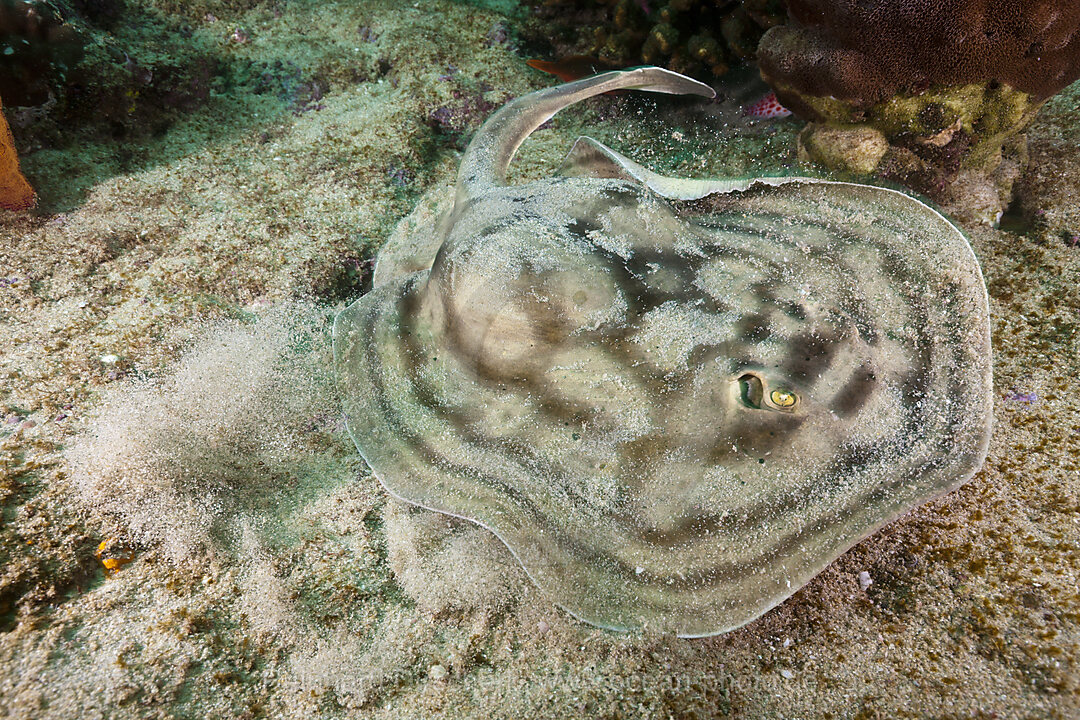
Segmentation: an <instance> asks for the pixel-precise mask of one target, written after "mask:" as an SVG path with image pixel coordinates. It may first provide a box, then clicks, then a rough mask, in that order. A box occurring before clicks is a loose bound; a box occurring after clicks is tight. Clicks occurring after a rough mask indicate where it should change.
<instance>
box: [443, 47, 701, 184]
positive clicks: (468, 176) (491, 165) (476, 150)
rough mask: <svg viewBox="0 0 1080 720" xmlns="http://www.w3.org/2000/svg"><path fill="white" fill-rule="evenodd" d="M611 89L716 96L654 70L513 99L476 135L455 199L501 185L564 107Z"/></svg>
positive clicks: (610, 75) (589, 79) (609, 74)
mask: <svg viewBox="0 0 1080 720" xmlns="http://www.w3.org/2000/svg"><path fill="white" fill-rule="evenodd" d="M611 90H643V91H645V92H656V93H666V94H669V95H700V96H702V97H708V98H711V97H715V95H716V92H715V91H714V90H713V89H712V88H711V87H709V86H708V85H706V84H704V83H700V82H698V81H697V80H694V79H693V78H689V77H686V76H685V75H680V74H679V73H675V72H671V71H670V70H664V69H663V68H657V67H639V68H634V69H632V70H616V71H613V72H606V73H601V74H600V75H593V76H592V77H587V78H582V79H581V80H576V81H574V82H571V83H566V84H564V85H557V86H555V87H552V88H548V89H546V90H539V91H537V92H534V93H529V94H528V95H523V96H522V97H519V98H517V99H516V100H512V101H510V102H509V103H507V104H506V105H504V106H503V107H502V108H501V109H500V110H499V111H498V112H496V113H495V114H494V115H492V116H491V117H490V118H489V119H488V121H487V122H486V123H484V125H483V127H481V128H480V130H479V131H477V133H476V136H475V137H474V138H473V140H472V142H471V143H469V147H468V149H466V150H465V155H464V156H463V157H462V159H461V168H460V170H459V171H458V186H457V197H458V199H459V200H464V199H467V198H469V197H473V196H475V195H476V194H478V193H480V192H483V191H484V190H486V189H487V188H490V187H492V186H496V185H503V184H505V182H506V168H507V167H508V166H509V165H510V161H511V160H512V159H513V157H514V153H516V152H517V149H518V147H520V146H521V143H522V142H524V140H525V138H527V137H528V136H529V134H530V133H532V131H533V130H535V129H536V128H538V127H540V125H542V124H543V123H545V122H546V121H547V120H549V119H550V118H551V117H552V116H553V115H555V113H557V112H559V111H560V110H562V109H563V108H564V107H567V106H568V105H573V104H574V103H577V102H581V101H582V100H584V99H586V98H589V97H592V96H593V95H601V94H603V93H606V92H609V91H611Z"/></svg>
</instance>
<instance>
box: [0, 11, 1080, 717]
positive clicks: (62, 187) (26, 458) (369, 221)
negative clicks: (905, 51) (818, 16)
mask: <svg viewBox="0 0 1080 720" xmlns="http://www.w3.org/2000/svg"><path fill="white" fill-rule="evenodd" d="M143 4H146V5H154V3H151V2H147V3H143ZM504 5H505V7H504V8H500V7H499V5H498V4H496V3H488V4H487V6H481V4H479V3H477V4H469V3H464V2H450V1H449V0H444V1H443V2H435V1H431V2H390V1H388V0H387V1H381V2H380V1H370V2H353V3H325V2H296V3H288V4H285V3H278V4H273V5H271V4H252V3H248V4H244V5H243V6H242V7H241V8H240V9H236V8H233V9H230V7H229V5H228V4H226V3H223V2H216V3H199V2H196V3H185V4H182V5H181V4H176V3H168V2H159V3H157V4H156V5H155V7H156V8H158V9H159V10H161V11H162V12H165V13H172V14H174V15H179V16H182V17H183V18H184V19H185V20H186V21H188V22H190V23H191V24H192V25H193V26H195V27H196V28H197V31H198V32H199V33H201V34H202V35H201V37H204V38H210V39H211V40H212V41H216V42H219V45H220V48H221V52H222V53H223V54H228V55H229V56H231V57H237V58H248V59H253V58H258V59H262V60H266V59H274V58H279V59H281V58H284V59H287V60H288V61H289V62H290V63H293V64H294V65H295V66H296V67H297V68H299V69H300V70H301V71H302V73H304V74H306V75H307V76H315V75H317V76H319V77H321V78H324V79H325V81H326V83H327V85H328V90H327V92H325V93H324V95H323V97H322V98H321V99H319V100H318V102H316V103H313V102H304V103H302V104H297V103H296V102H295V101H293V100H290V98H288V97H286V96H283V95H282V94H273V93H271V94H265V93H264V94H255V93H249V94H244V93H242V92H236V93H232V94H230V95H221V96H218V95H215V96H212V97H211V98H210V100H209V102H207V103H206V104H205V105H204V106H202V107H201V108H198V109H196V110H194V111H192V112H191V113H190V114H189V115H187V116H186V117H185V118H184V119H182V120H181V121H180V122H177V123H175V124H174V125H172V126H171V127H170V128H169V129H168V131H167V132H166V133H165V134H164V135H163V136H161V137H159V138H156V139H152V140H146V141H144V142H142V143H141V144H140V145H139V146H138V147H136V148H127V149H126V152H128V153H131V154H133V156H134V157H135V158H136V160H135V161H131V158H130V156H129V157H128V162H127V164H126V165H121V164H118V163H116V162H114V158H115V154H116V153H117V148H118V147H119V145H118V143H116V142H110V141H104V140H103V141H101V142H99V143H97V144H95V143H93V142H86V143H79V144H77V145H76V146H71V147H60V148H51V149H39V150H37V151H36V152H32V153H29V154H28V155H27V156H26V157H24V162H23V165H24V170H25V171H26V173H27V175H28V176H29V178H30V180H31V182H32V183H34V184H35V185H36V186H37V188H38V190H39V193H40V196H41V202H40V204H39V207H38V209H37V210H36V211H34V212H31V213H25V214H12V213H5V214H4V215H2V216H0V278H2V280H3V282H2V283H0V419H2V420H3V424H2V425H0V428H2V429H0V501H2V503H3V515H2V526H0V717H11V718H40V719H44V718H72V717H79V718H97V717H107V718H129V717H130V718H135V717H138V718H143V717H162V718H166V717H168V718H172V717H192V718H195V717H198V718H204V717H205V718H255V717H375V718H413V717H415V718H421V717H422V718H435V717H453V718H466V717H484V718H521V717H537V718H545V717H550V718H556V717H597V718H608V717H610V718H615V717H626V718H637V717H642V718H668V717H673V718H682V717H687V718H707V717H735V718H900V717H933V718H1076V717H1080V696H1078V692H1080V672H1078V668H1077V662H1078V659H1080V594H1078V587H1077V583H1078V575H1077V574H1078V571H1080V338H1078V335H1077V328H1078V323H1080V318H1078V317H1077V313H1078V308H1080V289H1078V285H1080V247H1078V245H1077V237H1078V236H1080V110H1078V105H1080V88H1078V87H1077V86H1074V87H1073V88H1071V89H1070V90H1068V91H1066V92H1065V93H1063V94H1061V95H1059V96H1058V97H1056V98H1054V99H1053V100H1051V101H1050V102H1049V103H1048V104H1047V105H1046V106H1045V107H1044V108H1043V110H1042V112H1041V114H1040V115H1039V117H1038V118H1037V119H1036V121H1035V123H1034V124H1033V125H1032V127H1031V128H1030V131H1029V140H1030V153H1031V161H1030V167H1029V169H1028V171H1027V174H1026V175H1025V176H1024V178H1023V180H1022V183H1021V185H1022V187H1021V189H1020V192H1021V199H1020V201H1019V203H1018V207H1021V208H1022V210H1023V214H1024V215H1025V216H1026V218H1027V221H1026V222H1013V223H1011V224H1008V225H1007V227H1011V228H1014V230H1012V231H1008V230H1003V229H994V228H991V227H989V226H982V225H968V226H965V227H964V229H965V231H966V232H967V233H968V234H969V237H970V239H971V241H972V244H973V246H974V248H975V250H976V253H977V255H978V257H979V259H980V261H981V262H982V266H983V271H984V273H985V276H986V279H987V283H988V287H989V292H990V303H991V312H992V325H993V342H994V350H995V358H994V372H995V387H994V393H995V406H994V411H995V432H994V437H993V441H992V443H991V448H990V453H989V457H988V460H987V462H986V466H985V467H984V468H983V470H982V471H980V472H979V473H978V474H977V475H976V476H975V478H974V479H973V480H972V481H971V482H969V483H968V484H967V485H965V486H964V487H962V488H961V489H960V490H958V491H956V492H953V493H951V494H949V495H948V496H946V497H943V498H941V499H939V500H937V501H934V502H932V503H930V504H928V505H926V506H924V507H921V508H918V509H916V510H914V511H913V512H911V513H909V514H908V515H906V516H905V517H903V518H902V519H901V520H900V521H898V522H896V523H894V524H893V525H891V526H889V527H887V528H886V529H884V530H883V531H881V532H879V533H877V534H876V535H874V536H872V537H871V538H869V539H867V540H865V541H864V542H862V543H860V544H859V545H857V546H856V547H854V548H853V549H852V550H850V551H849V552H847V553H846V554H844V555H843V556H842V557H841V558H839V559H838V560H837V561H836V562H835V563H833V565H832V566H830V567H829V568H828V569H827V570H826V571H824V572H823V573H821V574H820V575H819V576H818V577H816V578H815V579H814V580H813V581H812V582H810V583H809V584H808V585H807V586H805V587H804V588H802V589H801V590H800V591H799V592H798V593H796V594H795V595H794V596H793V597H792V598H790V599H789V600H788V601H787V602H785V603H783V604H782V605H781V606H779V607H778V608H776V609H774V610H772V611H771V612H769V613H767V614H766V615H764V616H763V617H761V618H760V619H758V620H756V621H754V622H752V623H750V624H749V625H747V626H746V627H743V628H742V629H739V630H737V631H734V632H731V633H729V634H726V635H722V636H719V637H714V638H710V639H702V640H681V639H676V638H673V637H669V636H664V635H659V634H654V633H649V632H643V633H633V634H618V633H611V632H606V631H602V630H598V629H595V628H592V627H589V626H586V625H583V624H581V623H579V622H577V621H575V620H573V619H572V618H570V617H569V616H568V615H567V614H566V613H564V612H562V611H560V610H558V609H556V608H555V607H553V606H552V605H551V604H550V603H548V602H547V601H546V600H545V599H544V597H543V596H542V594H541V593H539V592H537V591H536V590H535V589H534V588H533V587H532V586H531V585H530V584H529V583H528V581H527V579H526V578H525V576H524V574H523V573H522V571H521V570H519V569H518V568H517V566H516V565H515V563H514V561H513V559H512V558H511V557H510V555H509V553H508V552H507V551H506V550H505V549H504V548H503V547H502V545H501V544H500V543H499V542H498V541H497V540H495V539H494V538H493V536H490V535H489V534H488V533H486V532H485V531H483V530H480V529H477V528H475V527H473V526H471V525H469V524H467V523H463V522H459V521H450V520H448V519H446V518H443V517H441V516H437V515H434V514H431V513H426V512H422V511H415V510H409V509H406V508H403V507H402V506H400V505H398V504H397V503H396V502H392V501H390V500H388V497H387V494H386V493H385V492H384V491H383V489H382V488H381V486H380V485H379V484H378V482H377V481H376V480H375V479H374V478H373V477H372V476H371V474H370V472H368V471H367V469H366V468H365V467H364V465H363V462H362V461H361V460H360V459H359V457H358V456H357V454H356V453H355V451H354V450H353V449H352V447H351V444H350V442H349V439H348V437H347V436H346V434H345V432H344V430H343V429H342V427H341V424H340V420H339V419H338V418H339V417H340V410H339V408H340V405H339V402H340V399H339V398H338V397H337V396H336V394H335V390H334V385H333V380H332V377H331V372H330V371H331V368H330V361H329V355H328V348H327V342H328V326H327V324H326V322H327V318H328V317H331V316H332V312H333V311H334V310H335V309H339V308H340V307H342V303H344V302H345V301H347V300H349V299H351V298H354V297H356V296H357V295H359V293H360V292H361V291H362V288H363V286H364V278H365V276H366V273H367V270H368V267H369V266H368V265H367V264H366V261H367V259H369V258H370V257H371V256H372V255H373V253H374V251H375V250H376V249H377V248H378V247H379V245H380V244H381V243H382V242H384V240H385V239H386V237H387V236H388V235H389V233H390V232H391V230H392V228H393V227H394V225H395V223H396V222H397V221H398V220H399V219H400V218H402V217H403V216H405V215H406V214H407V213H408V212H409V211H410V209H411V208H412V207H413V206H414V205H415V204H416V202H417V201H418V200H419V199H420V197H421V196H422V195H423V193H424V192H425V191H427V190H429V189H432V188H437V187H440V186H444V185H445V184H446V183H448V182H450V180H451V179H452V177H453V173H454V170H455V167H456V162H457V158H458V153H459V151H460V148H461V147H462V142H463V140H464V139H465V138H466V137H467V135H468V133H470V132H472V131H473V130H474V129H475V127H476V126H477V123H478V122H479V121H480V120H482V118H483V116H484V115H485V114H486V113H488V112H490V109H491V108H493V107H496V106H498V105H499V104H501V103H502V102H503V101H505V100H506V99H507V98H509V97H512V96H516V95H520V94H522V93H525V92H528V91H530V90H533V89H536V88H539V87H541V86H543V85H546V84H548V78H547V77H546V76H543V75H541V74H540V73H537V72H535V71H532V70H531V69H529V68H527V67H526V66H525V65H524V61H523V57H522V56H521V55H520V54H518V52H517V50H516V48H515V43H514V39H513V33H509V34H508V33H507V32H506V30H507V28H511V29H512V28H513V26H514V23H515V22H516V21H515V20H514V19H513V18H509V19H508V18H507V17H505V16H504V15H503V14H502V13H504V12H508V11H509V12H512V11H513V8H514V6H513V3H504ZM208 13H211V14H212V15H213V17H214V18H216V22H211V21H210V20H209V19H208V18H207V14H208ZM237 26H242V27H243V28H244V29H245V33H246V37H245V38H244V41H243V42H237V41H236V40H235V36H234V37H233V39H230V35H232V32H233V29H234V28H235V27H237ZM691 105H692V104H687V103H683V104H681V105H680V104H660V105H656V104H652V103H649V102H647V101H641V100H635V99H631V98H626V97H618V98H598V99H595V100H593V101H590V102H589V103H587V104H585V105H584V106H582V110H581V111H577V110H575V111H574V112H573V113H571V114H569V115H568V116H566V117H559V118H557V119H556V120H555V121H554V123H553V124H552V125H551V126H550V127H546V128H544V129H542V130H540V131H539V132H537V133H536V135H534V136H533V138H531V139H530V140H529V141H528V142H527V143H526V144H525V146H524V147H523V148H522V151H521V153H520V154H519V156H518V159H517V161H516V162H515V165H514V172H513V178H514V179H517V180H522V179H528V178H532V177H540V176H543V175H545V174H547V173H550V172H551V171H552V169H553V168H554V167H555V166H556V165H557V163H558V160H559V158H560V157H561V154H562V153H563V152H565V150H566V149H567V148H568V147H569V145H570V143H571V142H572V140H573V138H574V137H575V136H576V135H578V134H580V133H582V132H589V133H590V134H593V135H594V136H596V137H598V138H599V139H601V140H605V141H607V142H609V143H610V144H612V145H613V146H615V147H617V148H620V149H622V150H624V151H626V152H628V153H630V154H632V155H634V156H635V157H636V158H638V159H639V160H641V161H643V162H646V163H647V164H651V165H653V166H654V167H658V168H661V169H664V170H669V169H674V170H677V171H680V172H685V173H687V174H697V175H702V176H708V175H721V174H727V173H733V174H746V173H750V172H757V171H761V170H773V171H777V170H789V171H790V168H791V167H792V164H793V162H794V136H795V133H796V132H797V130H798V128H799V123H798V122H797V121H795V120H782V121H776V122H757V123H749V122H742V121H737V120H736V119H735V117H734V116H733V115H732V114H731V113H730V112H727V111H725V110H723V107H722V106H719V105H713V106H703V107H698V108H694V107H691ZM459 119H461V125H460V129H461V133H462V134H458V133H456V132H455V127H454V125H453V123H455V122H458V120H459ZM16 130H17V131H18V129H16ZM103 540H107V541H108V543H109V545H108V549H107V552H106V557H115V558H123V559H130V562H128V563H127V564H125V565H123V566H122V567H121V568H120V569H119V571H118V572H116V573H108V572H106V570H105V568H104V567H103V566H102V563H101V562H100V560H99V559H98V558H97V557H95V550H96V549H97V548H98V545H99V543H101V542H102V541H103ZM862 571H865V572H867V573H868V574H869V577H870V578H871V580H872V584H871V585H870V586H869V588H867V589H866V590H863V589H862V588H861V587H860V583H859V580H858V575H859V573H860V572H862Z"/></svg>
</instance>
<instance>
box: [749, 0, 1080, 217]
mask: <svg viewBox="0 0 1080 720" xmlns="http://www.w3.org/2000/svg"><path fill="white" fill-rule="evenodd" d="M788 5H789V11H790V15H791V22H789V23H788V24H786V25H783V26H777V27H773V28H772V29H770V30H769V31H768V32H767V33H766V34H765V35H764V37H763V38H762V40H761V43H760V45H759V47H758V58H759V62H760V67H761V73H762V76H763V77H764V79H765V80H766V81H767V82H768V83H769V84H770V85H772V87H773V88H774V89H775V90H776V94H777V97H778V98H779V100H780V102H781V103H783V105H784V106H785V107H787V108H789V109H791V110H793V111H794V112H795V113H796V114H797V115H799V116H800V117H802V118H804V119H807V120H811V121H813V123H812V125H811V126H810V127H809V128H808V129H807V130H806V131H804V133H803V134H802V135H801V137H800V140H801V142H800V154H801V156H802V157H804V159H811V160H814V161H816V162H819V163H822V164H824V165H826V166H828V167H830V168H832V169H834V170H841V171H845V172H853V173H856V174H870V173H877V174H878V175H881V176H883V177H887V178H889V179H893V180H896V181H899V182H902V183H904V184H906V185H908V186H909V187H912V188H914V189H916V190H919V191H921V192H924V193H927V194H929V195H930V196H931V197H933V198H935V199H937V200H939V201H941V202H943V203H946V204H947V205H948V206H950V209H953V210H954V212H957V213H958V214H960V215H962V216H964V215H966V216H968V217H970V218H972V219H981V220H993V219H994V218H995V217H996V216H997V215H998V214H999V213H1000V212H1001V211H1002V209H1003V208H1004V207H1005V206H1006V205H1007V204H1008V202H1009V200H1010V198H1011V194H1012V183H1013V180H1014V179H1015V177H1016V176H1018V174H1019V172H1020V170H1022V167H1023V158H1024V148H1023V141H1022V139H1018V138H1019V133H1021V132H1022V131H1023V130H1024V128H1025V127H1027V125H1028V124H1029V123H1030V122H1031V120H1032V118H1034V116H1035V114H1036V113H1037V112H1038V109H1039V107H1040V106H1041V105H1042V103H1043V102H1044V101H1045V100H1046V99H1047V98H1048V97H1049V96H1051V95H1052V94H1053V93H1055V92H1057V91H1058V90H1060V89H1061V88H1063V87H1065V86H1066V85H1068V84H1069V83H1071V82H1072V81H1073V80H1075V79H1077V77H1080V5H1077V4H1076V3H1075V2H1072V1H1071V0H1008V2H1001V3H994V4H990V5H988V4H987V3H985V2H975V0H949V1H948V2H937V1H933V2H931V1H930V0H906V1H905V2H886V1H885V0H838V1H829V2H825V0H790V1H789V3H788ZM867 129H870V130H873V131H875V132H878V133H880V134H882V135H883V136H884V138H885V139H886V140H887V141H888V144H889V148H888V150H887V152H884V153H882V152H878V151H877V150H875V153H874V154H873V155H872V156H865V157H861V158H859V159H858V161H857V162H853V158H852V157H851V156H850V154H849V153H847V152H846V150H845V148H846V143H847V141H848V140H849V139H850V137H852V133H856V132H863V131H865V130H867ZM964 198H978V200H977V202H975V203H974V205H975V206H977V208H976V207H974V206H972V207H965V203H966V200H965V199H964ZM954 200H955V201H956V204H955V205H954V204H953V201H954Z"/></svg>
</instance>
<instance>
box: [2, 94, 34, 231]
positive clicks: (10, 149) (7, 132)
mask: <svg viewBox="0 0 1080 720" xmlns="http://www.w3.org/2000/svg"><path fill="white" fill-rule="evenodd" d="M33 204H34V189H33V188H32V187H30V183H28V182H26V178H24V177H23V176H22V173H21V172H19V157H18V155H16V154H15V138H14V137H12V135H11V129H10V128H8V124H7V119H6V118H4V113H3V106H2V105H0V208H5V209H7V210H25V209H27V208H28V207H31V206H32V205H33Z"/></svg>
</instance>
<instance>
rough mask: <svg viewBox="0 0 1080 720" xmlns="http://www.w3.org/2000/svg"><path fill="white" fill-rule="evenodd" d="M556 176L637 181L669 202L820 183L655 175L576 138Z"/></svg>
mask: <svg viewBox="0 0 1080 720" xmlns="http://www.w3.org/2000/svg"><path fill="white" fill-rule="evenodd" d="M559 173H560V174H562V175H566V176H569V177H600V178H622V179H624V180H636V181H637V182H639V183H641V184H643V185H647V186H648V187H649V189H650V190H652V191H653V192H655V193H656V194H657V195H661V196H663V197H666V198H670V199H672V200H698V199H700V198H703V197H706V196H708V195H713V194H716V193H731V192H741V191H743V190H746V189H748V188H750V187H751V186H753V185H773V186H775V185H786V184H788V183H823V182H828V181H825V180H818V179H817V178H809V177H798V176H791V177H752V178H716V179H696V178H679V177H671V176H668V175H661V174H659V173H655V172H653V171H652V170H650V169H648V168H647V167H643V166H642V165H640V164H638V163H636V162H634V161H633V160H631V159H630V158H628V157H626V156H625V155H623V154H622V153H619V152H617V151H615V150H612V149H611V148H609V147H608V146H607V145H604V144H603V143H601V142H598V141H596V140H593V139H592V138H590V137H584V136H582V137H579V138H578V139H577V141H576V142H575V143H574V146H573V147H572V148H570V152H569V153H567V155H566V159H564V160H563V163H562V166H561V167H560V168H559Z"/></svg>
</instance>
